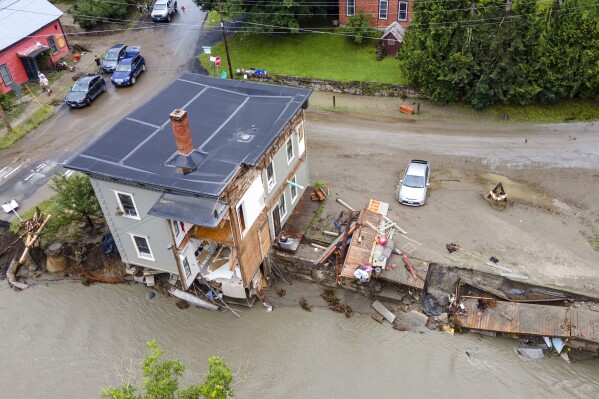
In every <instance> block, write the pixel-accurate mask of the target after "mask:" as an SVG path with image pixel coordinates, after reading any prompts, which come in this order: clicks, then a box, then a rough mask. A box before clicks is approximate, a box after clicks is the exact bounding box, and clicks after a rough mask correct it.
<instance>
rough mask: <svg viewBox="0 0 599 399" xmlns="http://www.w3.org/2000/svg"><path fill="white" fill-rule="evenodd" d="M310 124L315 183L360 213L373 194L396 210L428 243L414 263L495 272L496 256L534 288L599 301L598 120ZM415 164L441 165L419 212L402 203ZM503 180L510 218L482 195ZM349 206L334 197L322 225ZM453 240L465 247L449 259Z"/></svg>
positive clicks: (334, 117) (314, 113)
mask: <svg viewBox="0 0 599 399" xmlns="http://www.w3.org/2000/svg"><path fill="white" fill-rule="evenodd" d="M364 107H366V105H364ZM307 119H308V122H307V132H308V140H309V141H308V143H309V155H308V156H309V162H310V173H311V176H312V179H316V178H320V179H324V180H325V181H327V182H328V184H329V186H330V188H331V192H332V197H333V199H334V198H335V197H337V196H338V197H341V198H343V199H344V200H346V201H347V202H349V203H350V204H351V205H352V206H354V207H355V208H360V207H362V206H365V205H366V203H367V201H368V199H369V198H376V199H378V200H382V201H385V202H388V203H390V204H391V212H390V217H391V218H392V219H394V220H395V221H396V222H397V223H398V224H399V225H400V226H402V227H403V228H404V229H406V230H408V232H409V236H410V237H411V238H413V239H415V240H417V241H418V242H420V243H422V244H423V245H422V246H418V245H414V246H415V247H416V252H415V253H414V255H413V256H414V257H415V258H418V259H426V260H432V261H436V262H441V263H445V264H450V265H463V266H467V267H473V268H478V269H480V270H484V271H487V272H493V270H492V269H491V268H489V267H488V266H485V262H486V261H488V260H489V257H490V256H495V257H498V258H499V259H500V260H501V261H502V263H503V264H505V265H507V266H508V267H510V268H512V269H513V271H514V273H518V274H524V275H527V276H529V277H530V279H531V281H533V282H537V283H540V284H547V285H558V286H562V287H574V288H575V289H577V290H579V291H581V292H584V293H587V294H591V293H592V294H594V295H599V274H598V273H597V268H598V267H599V266H598V265H599V252H597V251H595V250H593V248H592V246H591V244H590V242H589V240H588V239H587V237H594V240H595V241H593V240H591V241H592V242H594V243H595V245H597V242H598V241H597V239H598V238H599V201H597V200H596V196H597V194H598V193H599V189H598V187H599V172H598V171H599V134H598V133H599V131H598V126H597V125H596V124H593V123H585V124H571V125H570V124H568V125H512V124H509V125H508V124H481V123H460V124H457V123H446V122H445V123H444V122H439V121H409V122H408V121H406V120H405V119H402V118H383V120H382V121H380V120H379V121H377V119H380V118H379V117H377V116H376V115H372V114H371V115H348V114H340V113H334V112H330V111H324V110H317V109H311V110H309V111H308V117H307ZM415 158H423V159H427V160H429V161H430V162H431V164H432V168H433V175H432V181H431V190H430V195H429V198H428V200H427V204H426V205H425V206H424V207H421V208H410V207H406V206H402V205H399V203H398V202H397V201H396V200H395V193H396V185H397V184H398V182H399V175H400V173H401V172H402V171H403V169H404V168H405V166H406V165H407V163H408V161H409V160H410V159H415ZM499 181H502V182H503V183H504V185H505V186H506V189H507V191H508V194H510V197H511V199H512V202H511V203H510V206H509V207H508V208H507V209H506V210H504V211H501V212H500V211H496V210H493V209H492V208H491V207H490V206H489V205H488V204H487V202H486V201H485V200H484V199H483V193H488V190H489V189H490V188H491V187H492V186H494V185H495V184H496V183H498V182H499ZM340 209H341V207H340V206H339V205H338V204H335V203H334V202H333V201H329V204H328V205H327V207H326V209H325V212H324V216H323V218H324V219H325V220H326V221H327V222H328V223H330V220H332V217H335V216H336V215H337V214H338V213H339V210H340ZM396 238H397V239H398V240H399V242H400V244H399V245H400V246H403V245H406V244H408V243H409V242H408V241H406V240H404V239H401V238H399V237H397V236H396ZM450 242H456V243H459V244H460V245H462V246H463V248H464V249H463V251H461V252H457V253H453V254H448V253H447V251H446V250H445V244H446V243H450Z"/></svg>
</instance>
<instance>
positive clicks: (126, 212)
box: [114, 191, 141, 220]
mask: <svg viewBox="0 0 599 399" xmlns="http://www.w3.org/2000/svg"><path fill="white" fill-rule="evenodd" d="M114 194H115V195H116V199H117V201H118V202H119V207H120V208H121V212H123V216H124V217H128V218H131V219H137V220H141V219H140V217H139V212H137V207H136V206H135V200H134V199H133V195H131V194H129V193H123V192H121V191H115V192H114Z"/></svg>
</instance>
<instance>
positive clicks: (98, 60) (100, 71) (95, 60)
mask: <svg viewBox="0 0 599 399" xmlns="http://www.w3.org/2000/svg"><path fill="white" fill-rule="evenodd" d="M94 62H95V63H96V66H97V67H98V73H102V67H101V65H102V62H101V61H100V58H98V56H97V55H96V58H94Z"/></svg>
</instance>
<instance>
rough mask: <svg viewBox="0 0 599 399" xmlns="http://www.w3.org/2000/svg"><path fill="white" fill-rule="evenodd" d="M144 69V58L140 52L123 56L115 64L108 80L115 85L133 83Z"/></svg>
mask: <svg viewBox="0 0 599 399" xmlns="http://www.w3.org/2000/svg"><path fill="white" fill-rule="evenodd" d="M145 70H146V60H145V59H144V57H142V56H141V55H140V54H137V55H134V56H133V58H125V59H123V60H121V62H119V64H118V65H117V66H116V70H115V71H114V73H113V74H112V77H111V78H110V81H111V82H112V84H113V85H115V86H129V85H134V84H135V81H136V79H137V77H138V76H139V75H140V74H141V73H142V72H145Z"/></svg>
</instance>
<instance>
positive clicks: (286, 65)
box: [199, 33, 405, 83]
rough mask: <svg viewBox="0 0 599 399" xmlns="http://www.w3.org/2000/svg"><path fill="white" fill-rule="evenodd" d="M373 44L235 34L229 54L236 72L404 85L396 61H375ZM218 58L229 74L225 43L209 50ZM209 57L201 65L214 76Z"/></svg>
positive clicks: (202, 58)
mask: <svg viewBox="0 0 599 399" xmlns="http://www.w3.org/2000/svg"><path fill="white" fill-rule="evenodd" d="M375 52H376V43H375V42H370V43H368V44H365V45H361V46H358V45H354V44H353V43H351V42H350V41H349V40H348V39H347V38H346V37H344V36H335V35H324V34H316V33H296V34H293V33H288V34H274V33H273V34H255V35H234V36H233V37H231V38H230V39H229V54H230V55H231V62H232V64H233V72H235V70H236V69H249V68H256V69H265V70H266V71H267V73H278V74H284V75H292V76H299V77H312V78H315V79H334V80H340V81H352V80H358V81H365V82H380V83H405V79H404V78H403V77H402V74H401V71H400V70H399V67H398V65H397V60H396V59H395V58H393V57H387V58H385V59H384V60H383V61H376V59H375ZM217 55H218V56H220V57H221V59H222V64H221V66H220V71H221V72H222V71H228V66H227V63H226V61H227V60H226V58H227V57H226V54H225V49H224V44H223V43H222V42H221V43H219V44H217V45H215V46H213V47H212V56H217ZM208 57H209V56H208V55H206V54H202V55H200V56H199V58H200V62H201V63H202V66H203V67H204V68H206V69H207V70H208V71H210V73H211V74H212V73H213V65H212V64H211V63H210V62H209V61H208Z"/></svg>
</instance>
